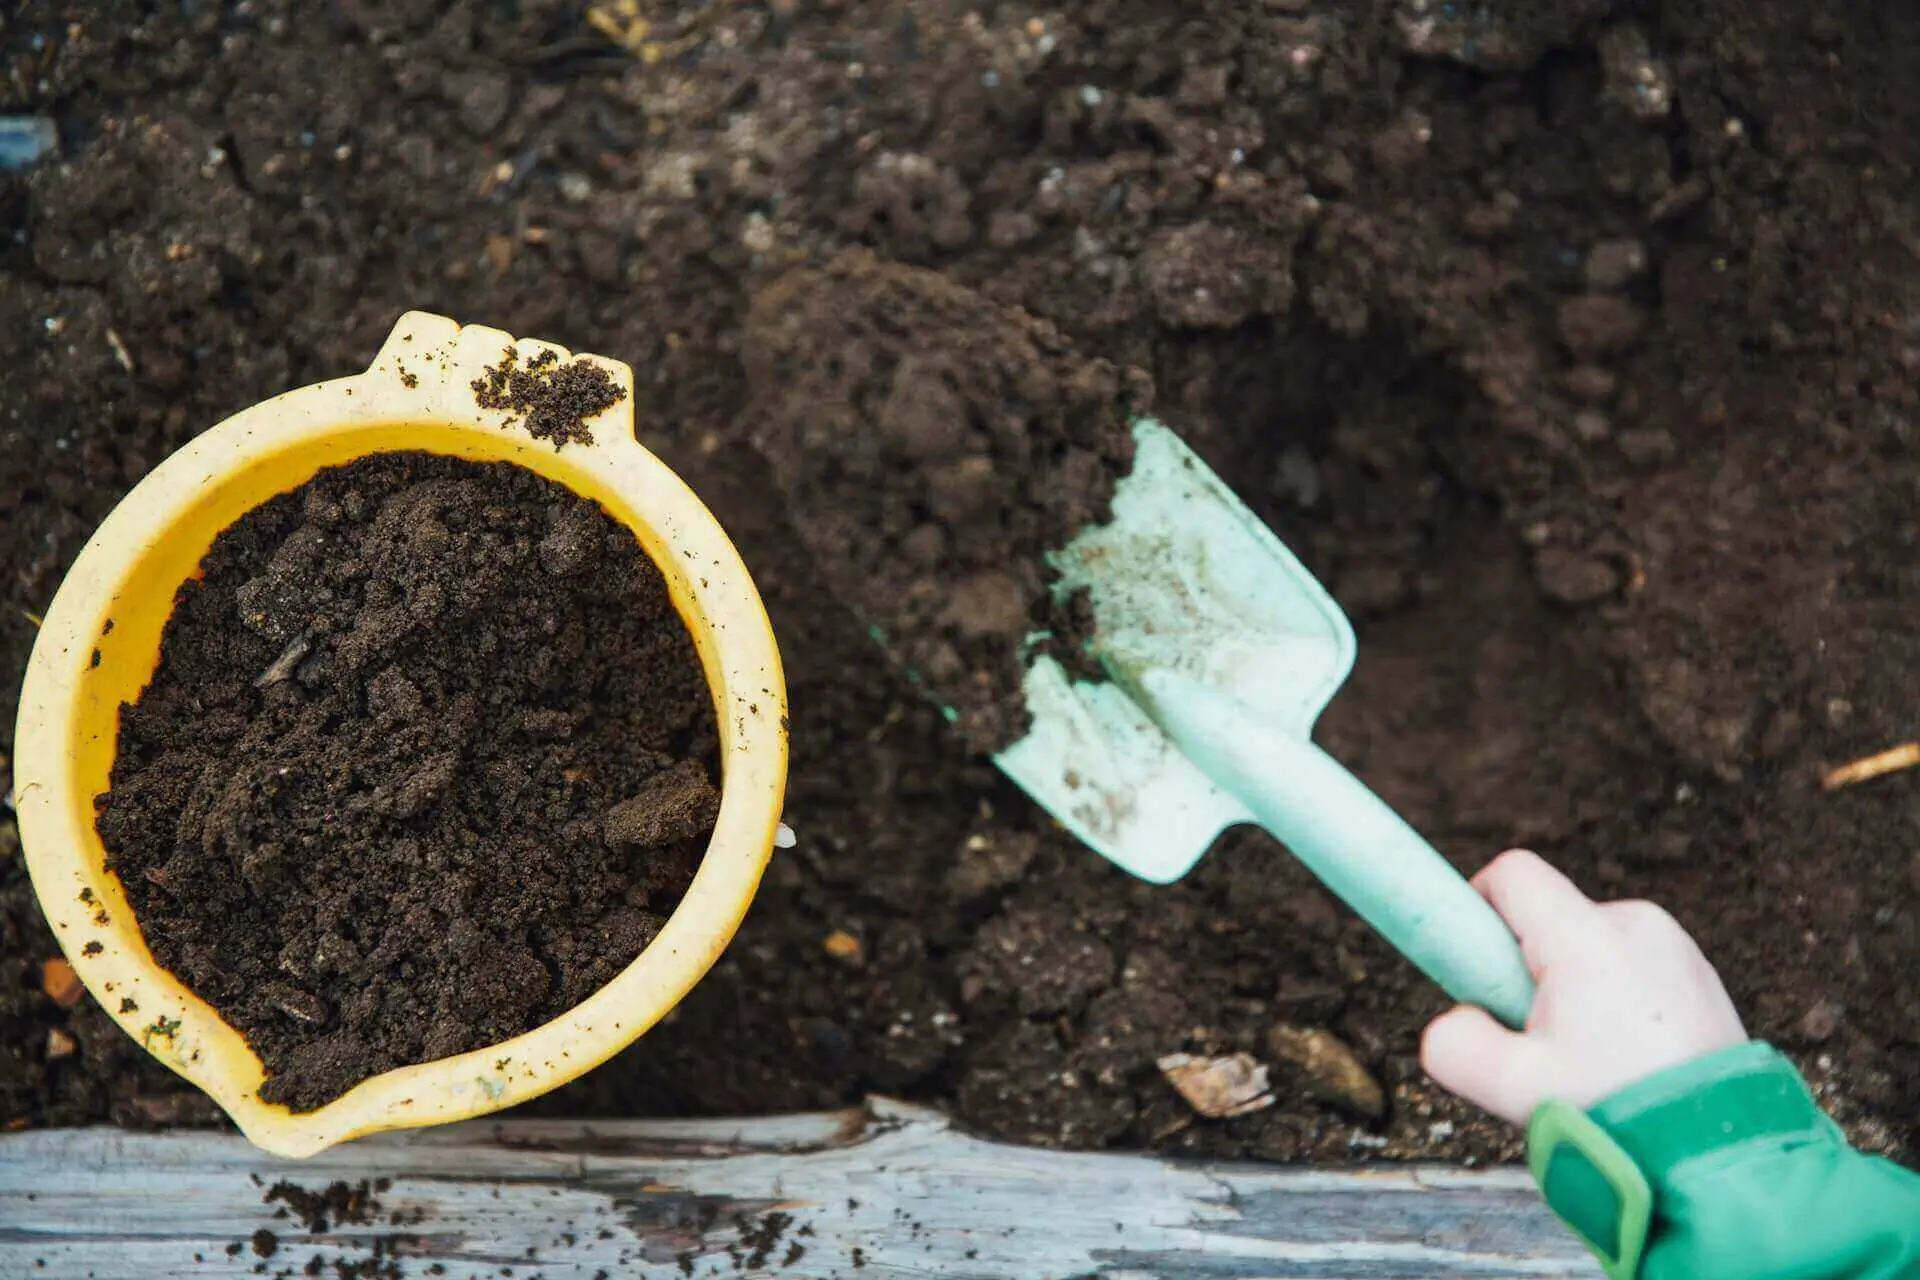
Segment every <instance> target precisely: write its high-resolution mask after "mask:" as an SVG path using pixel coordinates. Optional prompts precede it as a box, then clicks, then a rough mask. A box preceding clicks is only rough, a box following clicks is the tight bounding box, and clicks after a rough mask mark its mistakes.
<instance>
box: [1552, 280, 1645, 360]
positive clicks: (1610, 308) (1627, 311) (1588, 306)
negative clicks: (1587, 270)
mask: <svg viewBox="0 0 1920 1280" xmlns="http://www.w3.org/2000/svg"><path fill="white" fill-rule="evenodd" d="M1559 319H1560V340H1561V341H1563V342H1565V343H1566V344H1567V347H1568V349H1569V350H1571V351H1573V352H1574V353H1575V354H1576V355H1580V356H1598V355H1610V354H1612V353H1614V352H1618V351H1624V350H1626V349H1627V348H1628V347H1630V346H1632V345H1633V344H1634V343H1635V342H1636V341H1638V339H1639V337H1640V332H1641V330H1642V328H1643V327H1644V325H1645V321H1644V319H1643V318H1642V316H1641V315H1640V312H1639V311H1637V310H1635V308H1634V306H1633V304H1632V303H1630V302H1628V301H1627V300H1626V299H1625V298H1619V297H1615V296H1613V295H1611V294H1594V293H1590V294H1585V295H1583V296H1581V297H1578V298H1569V299H1567V300H1566V301H1565V302H1563V303H1561V304H1560V317H1559Z"/></svg>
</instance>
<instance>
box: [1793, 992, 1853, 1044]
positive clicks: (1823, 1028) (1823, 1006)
mask: <svg viewBox="0 0 1920 1280" xmlns="http://www.w3.org/2000/svg"><path fill="white" fill-rule="evenodd" d="M1843 1012H1845V1011H1844V1010H1843V1009H1842V1008H1841V1007H1840V1005H1839V1004H1837V1003H1835V1002H1834V1001H1832V1000H1829V999H1826V998H1825V997H1822V998H1820V999H1819V1000H1816V1001H1814V1002H1813V1006H1812V1007H1811V1008H1809V1009H1808V1010H1807V1011H1806V1012H1805V1013H1803V1014H1801V1015H1800V1022H1799V1024H1798V1026H1797V1028H1796V1029H1797V1030H1798V1031H1799V1033H1800V1035H1801V1037H1802V1038H1803V1039H1806V1040H1811V1041H1813V1042H1814V1043H1815V1044H1820V1043H1822V1042H1824V1041H1826V1040H1830V1039H1832V1038H1833V1033H1834V1032H1836V1031H1838V1030H1839V1029H1840V1015H1841V1014H1842V1013H1843Z"/></svg>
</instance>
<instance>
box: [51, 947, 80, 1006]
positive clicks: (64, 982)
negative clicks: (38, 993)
mask: <svg viewBox="0 0 1920 1280" xmlns="http://www.w3.org/2000/svg"><path fill="white" fill-rule="evenodd" d="M40 989H41V990H42V991H44V992H46V993H47V998H48V999H49V1000H51V1001H53V1002H54V1003H55V1004H57V1005H59V1006H60V1007H61V1008H62V1009H71V1008H73V1007H74V1006H75V1005H77V1004H79V1003H80V997H81V996H82V995H84V994H85V993H86V989H87V988H86V986H85V984H83V983H82V982H81V981H80V975H79V974H77V973H75V972H74V971H73V966H72V965H70V964H68V963H67V962H66V960H65V959H63V958H62V957H60V956H55V957H54V958H53V959H51V960H49V961H47V962H46V963H44V964H42V965H41V966H40Z"/></svg>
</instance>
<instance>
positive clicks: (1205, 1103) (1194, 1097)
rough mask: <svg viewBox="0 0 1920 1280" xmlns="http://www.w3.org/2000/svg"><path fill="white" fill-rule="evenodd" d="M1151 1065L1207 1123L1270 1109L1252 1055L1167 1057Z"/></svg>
mask: <svg viewBox="0 0 1920 1280" xmlns="http://www.w3.org/2000/svg"><path fill="white" fill-rule="evenodd" d="M1155 1065H1156V1066H1158V1067H1159V1068H1160V1074H1161V1075H1163V1076H1165V1077H1166V1078H1167V1083H1168V1084H1170V1085H1172V1086H1173V1087H1174V1089H1175V1090H1177V1091H1178V1092H1179V1094H1180V1096H1181V1097H1182V1098H1184V1099H1186V1103H1187V1105H1188V1106H1190V1107H1192V1108H1193V1109H1194V1111H1196V1112H1197V1113H1199V1114H1200V1115H1203V1116H1205V1117H1207V1119H1209V1120H1222V1119H1226V1118H1228V1117H1230V1116H1244V1115H1249V1114H1251V1113H1253V1112H1255V1111H1262V1110H1265V1109H1266V1108H1267V1107H1270V1106H1272V1105H1273V1094H1272V1093H1271V1092H1269V1090H1268V1088H1267V1069H1266V1067H1265V1066H1263V1065H1262V1064H1260V1063H1259V1062H1256V1061H1255V1060H1254V1058H1253V1055H1252V1054H1247V1053H1230V1054H1227V1055H1225V1056H1224V1057H1218V1058H1207V1057H1199V1056H1197V1055H1195V1054H1191V1053H1170V1054H1168V1055H1167V1056H1166V1057H1164V1058H1161V1059H1160V1060H1159V1062H1158V1063H1156V1064H1155Z"/></svg>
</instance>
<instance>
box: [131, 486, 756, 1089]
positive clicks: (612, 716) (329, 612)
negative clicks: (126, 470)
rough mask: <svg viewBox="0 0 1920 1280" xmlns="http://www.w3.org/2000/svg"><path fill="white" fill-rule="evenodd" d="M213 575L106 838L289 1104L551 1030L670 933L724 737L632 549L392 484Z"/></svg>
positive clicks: (490, 501)
mask: <svg viewBox="0 0 1920 1280" xmlns="http://www.w3.org/2000/svg"><path fill="white" fill-rule="evenodd" d="M203 569H204V576H203V577H202V578H201V579H200V580H199V581H197V582H192V583H189V584H187V585H186V586H185V587H183V588H182V589H181V592H180V595H179V599H178V605H177V607H176V611H175V613H174V616H173V618H172V620H171V621H170V622H169V623H168V626H167V631H166V635H165V638H164V641H163V644H162V655H161V661H160V667H159V670H158V671H157V672H156V673H155V675H154V679H153V682H152V683H151V684H150V685H149V687H148V688H147V690H146V691H145V692H144V693H143V694H142V695H141V697H140V699H139V701H138V702H137V703H136V704H134V705H131V706H129V707H127V708H126V709H125V710H124V711H123V713H122V718H121V738H120V752H119V755H118V757H117V758H116V760H115V763H114V770H113V779H112V787H111V789H110V790H109V791H108V792H107V794H105V795H104V796H102V797H101V798H100V801H99V809H100V833H101V837H102V839H103V840H104V841H105V842H106V845H107V849H108V853H109V859H110V866H111V867H112V869H113V870H114V872H115V874H117V875H118V876H119V877H120V879H121V881H122V882H123V883H124V884H125V885H126V887H127V892H128V895H129V897H130V898H131V900H132V903H133V906H134V910H135V914H136V915H137V917H138V918H139V921H140V925H141V929H142V932H143V934H144V935H145V937H146V939H147V943H148V945H149V946H150V947H151V948H152V949H153V952H154V955H155V956H156V957H157V958H158V959H159V960H160V962H161V963H162V964H164V965H166V966H167V967H168V968H169V969H171V970H172V971H173V972H174V973H175V974H176V975H177V976H178V977H179V978H180V979H181V980H182V981H184V982H185V983H186V984H187V985H188V986H189V987H190V988H192V989H193V990H194V991H195V992H197V993H198V994H199V995H200V996H201V997H202V998H203V999H205V1000H207V1001H208V1003H210V1004H212V1005H213V1006H214V1007H215V1008H216V1009H218V1010H219V1011H220V1012H221V1014H222V1015H223V1016H224V1017H226V1018H227V1019H228V1020H229V1021H230V1022H231V1023H232V1024H233V1025H234V1026H235V1027H237V1028H238V1029H239V1030H240V1031H241V1033H242V1034H243V1035H245V1036H246V1038H247V1041H248V1043H249V1044H251V1045H252V1046H253V1047H254V1049H255V1050H256V1052H258V1053H259V1054H260V1056H261V1058H262V1059H263V1060H264V1061H265V1063H266V1066H267V1072H268V1078H267V1082H266V1084H265V1086H264V1087H263V1088H262V1089H261V1096H262V1097H263V1098H265V1099H267V1100H268V1101H272V1102H283V1103H286V1104H288V1105H289V1106H292V1107H294V1108H295V1109H296V1110H306V1109H311V1108H313V1107H315V1106H319V1105H321V1104H323V1103H325V1102H328V1101H330V1100H332V1099H333V1098H334V1097H337V1096H338V1095H339V1094H341V1093H343V1092H345V1091H346V1090H347V1089H349V1088H351V1087H352V1086H353V1085H355V1084H357V1083H359V1082H360V1081H361V1080H363V1079H365V1078H366V1077H367V1076H370V1075H374V1074H377V1073H378V1072H381V1071H386V1070H389V1069H391V1068H394V1067H398V1066H405V1065H409V1064H412V1063H416V1062H424V1061H427V1060H429V1059H433V1058H439V1057H445V1056H447V1055H450V1054H456V1053H462V1052H465V1051H467V1050H469V1049H477V1048H480V1047H482V1046H485V1045H488V1044H493V1043H496V1042H498V1041H500V1040H504V1039H507V1038H509V1037H511V1036H514V1035H517V1034H519V1033H520V1032H522V1031H526V1030H529V1029H530V1028H532V1027H534V1026H537V1025H538V1024H540V1023H542V1022H544V1021H546V1020H548V1019H549V1018H552V1017H554V1016H556V1015H557V1014H559V1013H561V1012H564V1011H565V1010H567V1009H569V1008H571V1007H572V1006H573V1005H575V1004H577V1003H579V1001H580V1000H582V999H584V998H585V997H586V996H588V995H590V994H592V993H593V991H595V990H596V989H597V988H599V987H600V986H601V985H602V984H604V983H605V982H606V981H607V980H608V979H610V978H612V977H613V976H614V975H615V974H616V973H618V972H619V971H620V970H621V969H622V968H623V967H625V966H626V965H627V964H628V963H629V962H630V961H632V959H633V958H634V957H635V956H636V955H638V954H639V953H640V951H641V949H642V948H644V947H645V946H646V945H647V943H648V942H649V941H651V940H652V938H653V937H654V935H655V934H656V933H658V932H659V930H660V927H661V925H662V924H663V923H664V922H665V918H666V916H667V914H668V913H669V912H671V911H672V910H673V907H674V906H675V904H676V903H677V902H678V901H679V899H680V897H681V895H682V894H684V893H685V891H686V888H687V886H688V885H689V884H690V883H691V881H692V877H693V873H694V870H695V868H696V867H697V866H698V863H699V859H700V856H701V854H702V852H703V851H704V848H705V840H706V836H707V834H708V833H709V831H710V830H711V827H712V824H713V820H714V816H715V814H716V812H717V809H718V803H719V793H718V792H717V790H716V789H715V786H714V776H713V769H714V765H715V756H716V752H717V749H718V738H717V731H716V728H715V724H714V718H713V711H712V704H711V700H710V698H709V697H708V694H707V689H706V684H705V681H704V678H703V677H702V675H701V672H700V666H699V662H698V659H697V658H696V657H695V655H694V649H693V642H692V639H691V637H689V636H688V635H687V633H686V630H685V627H684V626H683V625H682V623H681V622H680V619H679V617H678V615H676V614H675V612H674V610H673V607H672V604H671V602H670V601H669V599H668V597H667V592H666V584H665V582H664V580H663V579H662V578H661V576H660V573H659V570H658V569H656V568H655V567H654V565H653V564H652V562H651V561H649V560H648V559H647V557H646V554H645V553H644V552H643V551H641V549H640V547H639V545H638V543H637V542H636V541H635V539H634V537H633V534H632V533H631V531H629V530H627V529H625V528H623V527H622V526H620V525H619V524H618V523H616V522H615V521H614V520H613V519H612V518H611V517H610V516H608V515H607V514H606V513H605V512H604V511H602V510H600V509H599V508H598V507H597V506H595V505H594V504H593V503H592V502H590V501H587V500H585V499H582V498H579V497H576V496H574V495H572V494H570V493H568V492H567V491H566V490H565V489H564V488H562V487H560V486H558V485H556V484H554V483H552V482H550V481H548V480H546V479H544V478H542V477H539V476H536V475H534V474H532V473H531V472H527V471H524V470H522V469H520V468H517V467H509V466H503V465H485V464H477V463H471V462H465V461H461V460H456V459H451V458H439V457H433V456H430V455H427V454H389V455H381V456H377V457H373V458H368V459H363V460H360V461H357V462H354V463H351V464H348V465H346V466H343V467H337V468H332V469H329V470H327V471H323V472H322V473H321V474H320V475H319V476H317V477H316V478H315V479H314V480H313V481H311V482H309V483H308V484H306V485H304V486H302V487H301V488H299V489H297V490H295V491H294V492H292V493H289V494H284V495H282V496H280V497H278V498H275V499H273V500H272V501H271V502H268V503H266V504H264V505H263V506H261V507H259V508H257V509H255V510H254V511H252V512H250V513H249V514H248V515H247V516H245V517H244V518H242V519H241V520H240V521H239V522H237V523H236V524H235V525H234V526H233V527H232V528H230V529H228V530H227V531H226V532H225V533H223V534H222V535H221V536H220V537H219V538H218V539H216V541H215V542H214V545H213V548H212V550H211V551H210V552H209V553H208V555H207V557H206V559H205V561H204V562H203Z"/></svg>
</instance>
